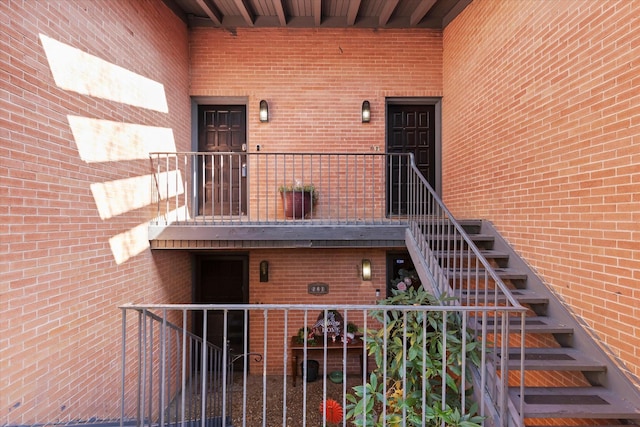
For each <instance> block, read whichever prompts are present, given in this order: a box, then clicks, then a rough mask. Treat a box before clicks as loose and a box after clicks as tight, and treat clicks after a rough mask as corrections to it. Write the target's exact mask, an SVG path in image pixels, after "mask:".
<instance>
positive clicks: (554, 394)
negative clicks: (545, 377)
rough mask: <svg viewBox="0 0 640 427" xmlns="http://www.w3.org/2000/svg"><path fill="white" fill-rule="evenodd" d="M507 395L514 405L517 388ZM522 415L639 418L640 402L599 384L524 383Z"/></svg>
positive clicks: (525, 416) (516, 403)
mask: <svg viewBox="0 0 640 427" xmlns="http://www.w3.org/2000/svg"><path fill="white" fill-rule="evenodd" d="M509 396H510V398H511V400H512V401H513V402H514V404H515V405H516V406H517V405H518V404H519V401H520V388H511V389H510V390H509ZM524 396H525V398H524V401H525V403H524V418H593V419H640V406H639V404H638V403H632V402H629V401H627V400H624V399H622V398H620V397H618V396H616V395H615V394H614V393H612V392H610V391H609V390H607V389H605V388H602V387H527V388H525V392H524Z"/></svg>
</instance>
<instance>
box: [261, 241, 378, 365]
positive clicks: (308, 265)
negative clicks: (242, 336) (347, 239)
mask: <svg viewBox="0 0 640 427" xmlns="http://www.w3.org/2000/svg"><path fill="white" fill-rule="evenodd" d="M363 259H369V260H370V261H371V270H372V271H371V281H363V280H362V260H363ZM262 260H267V261H268V262H269V282H266V283H265V282H260V278H259V274H258V272H259V271H260V261H262ZM315 282H322V283H326V284H328V285H329V293H328V294H326V295H310V294H309V293H308V292H307V285H308V284H310V283H315ZM386 282H387V281H386V251H385V250H383V249H351V250H349V249H289V250H254V251H251V253H250V257H249V292H250V295H249V301H250V302H251V303H253V304H302V305H307V306H312V305H314V304H335V303H340V304H351V305H356V304H375V303H376V301H377V300H378V299H381V298H384V296H385V292H386ZM376 289H379V290H380V295H381V297H380V298H376ZM320 312H321V311H320V310H311V311H310V312H309V318H308V319H309V323H310V324H311V325H313V323H315V321H316V319H317V316H318V315H319V314H320ZM283 314H284V313H283V312H274V313H272V315H270V316H269V341H268V343H267V345H268V350H267V354H268V357H267V358H266V360H267V366H266V368H267V371H268V372H270V373H281V372H282V363H283V362H282V360H283V359H282V357H283V354H282V351H281V349H282V347H283V344H282V343H283V338H284V336H283V335H282V331H283ZM352 314H353V316H354V317H353V318H348V321H353V322H354V323H355V324H357V325H358V326H360V327H362V326H363V318H362V316H361V314H360V316H359V317H356V316H357V315H356V313H352ZM289 316H290V318H289V330H288V332H289V335H290V336H293V335H296V334H297V332H298V329H300V328H301V327H303V326H304V315H303V312H302V311H292V312H291V313H290V315H289ZM263 331H264V318H263V317H262V313H255V316H254V317H252V318H251V319H250V338H251V342H250V346H251V351H256V352H262V351H263V338H262V337H263ZM289 357H291V356H289ZM330 362H331V361H330ZM333 362H335V361H333ZM349 362H350V363H354V361H353V360H350V361H349ZM334 367H336V368H337V366H334ZM353 367H354V368H357V367H356V366H355V365H353ZM255 368H256V369H258V370H257V371H256V372H261V370H262V364H260V365H259V366H258V365H257V366H255Z"/></svg>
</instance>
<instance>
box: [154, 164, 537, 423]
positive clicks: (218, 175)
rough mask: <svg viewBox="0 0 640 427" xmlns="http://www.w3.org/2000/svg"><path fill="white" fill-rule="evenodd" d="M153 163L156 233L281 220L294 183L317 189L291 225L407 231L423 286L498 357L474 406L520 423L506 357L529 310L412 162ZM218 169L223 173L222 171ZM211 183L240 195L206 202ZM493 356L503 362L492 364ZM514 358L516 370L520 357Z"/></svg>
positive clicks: (484, 369) (482, 371)
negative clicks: (162, 228)
mask: <svg viewBox="0 0 640 427" xmlns="http://www.w3.org/2000/svg"><path fill="white" fill-rule="evenodd" d="M151 159H152V165H153V168H154V177H155V181H154V184H153V187H154V188H155V194H156V199H155V200H156V201H157V203H158V217H157V219H156V221H157V222H158V223H159V224H168V223H171V222H175V221H177V222H186V223H190V224H191V223H195V224H211V223H224V222H228V221H238V220H243V221H247V222H259V223H260V222H268V223H271V222H280V221H286V220H287V219H286V218H285V217H284V214H283V202H282V201H281V198H280V195H279V194H278V192H279V188H280V187H281V186H283V185H288V183H292V182H299V183H301V184H313V186H314V187H315V190H316V191H317V192H319V195H318V202H317V203H316V204H315V205H313V207H312V208H311V209H309V210H308V211H309V215H308V216H307V217H306V218H302V221H298V222H296V221H289V222H288V223H289V224H291V223H298V224H304V223H305V222H306V221H308V220H313V221H318V222H329V223H332V224H345V223H347V224H361V223H362V224H364V223H367V224H368V223H379V224H384V223H387V222H388V221H390V220H394V219H399V220H402V221H403V222H405V223H406V224H407V226H408V228H407V233H406V237H405V241H406V245H407V248H408V250H409V252H410V254H411V257H412V260H413V262H414V265H415V267H416V271H417V273H418V274H419V276H420V279H421V282H422V283H423V285H424V286H425V287H428V286H430V287H431V289H432V291H433V294H434V295H437V296H438V297H441V298H442V297H445V296H446V297H447V299H446V300H445V302H443V304H444V305H448V306H449V308H448V310H452V311H453V312H456V313H458V315H461V316H463V313H467V312H468V313H474V314H473V315H472V316H469V317H468V318H467V320H468V321H469V322H470V323H469V325H471V326H473V327H474V328H475V330H476V331H478V330H480V331H482V333H480V334H478V336H482V337H484V336H486V335H487V334H489V336H491V337H493V339H494V343H493V344H492V345H493V347H492V348H491V351H489V352H488V353H485V352H483V354H492V355H494V357H493V358H491V360H490V361H489V362H486V361H484V362H483V364H482V366H481V367H479V368H477V369H474V372H476V373H477V375H476V376H475V377H474V381H475V385H476V391H477V392H478V391H479V392H480V394H478V395H477V397H478V400H479V401H480V402H481V403H482V405H483V408H486V410H487V411H488V412H490V413H492V414H493V415H492V419H495V420H498V421H496V423H497V424H500V425H506V424H507V423H515V424H516V425H522V424H523V420H522V419H521V416H520V415H518V414H522V413H523V405H524V383H525V382H524V369H520V370H519V373H520V378H519V383H518V384H519V387H520V390H519V396H520V401H519V402H518V403H517V405H516V407H515V408H514V407H510V403H509V401H508V387H509V385H508V379H509V378H510V377H511V376H512V375H510V372H509V368H508V366H509V364H508V363H505V362H504V359H505V358H506V357H508V356H507V355H508V353H509V352H508V351H505V350H504V349H506V348H507V347H510V346H515V347H520V348H521V349H523V348H524V342H525V334H524V320H525V315H526V313H525V308H523V307H522V306H521V305H520V304H519V303H518V301H517V300H515V298H514V297H513V295H512V294H511V291H510V290H509V287H508V286H507V285H506V284H505V283H504V282H503V280H502V279H501V278H500V276H499V275H498V273H497V272H496V270H495V268H494V267H493V266H492V264H491V263H490V262H489V261H488V260H487V259H486V258H485V257H484V255H483V254H482V252H481V251H480V250H479V249H478V247H477V245H476V244H475V243H474V241H473V239H472V238H471V237H470V236H469V234H468V233H467V232H466V231H465V229H464V228H463V226H462V225H461V224H460V223H459V222H458V221H456V219H455V218H454V217H453V215H452V214H451V213H450V212H449V211H448V209H447V208H446V206H445V205H444V203H443V202H442V200H441V199H440V198H439V197H438V195H437V194H436V193H435V191H434V190H433V189H432V188H431V187H430V186H429V184H428V183H427V182H426V180H425V179H424V177H423V176H422V175H421V173H420V172H419V171H418V169H417V168H416V166H415V163H414V161H413V157H412V156H411V155H406V154H380V153H375V154H280V153H276V154H273V153H252V154H246V153H240V154H237V153H153V154H152V155H151ZM220 165H227V166H225V167H226V169H225V167H223V166H220ZM207 170H211V172H207ZM203 171H204V172H203ZM207 173H209V174H210V175H209V178H207ZM167 177H172V178H171V179H168V178H167ZM182 177H192V179H187V180H183V179H182ZM225 177H226V178H225ZM216 180H218V181H227V182H230V183H233V182H235V183H236V185H231V187H235V188H239V191H237V190H233V191H231V190H228V191H227V190H225V191H226V192H219V193H218V196H217V197H213V196H212V195H213V194H214V193H215V191H214V190H211V191H210V194H209V196H207V192H206V185H207V184H206V182H215V181H216ZM243 180H245V182H244V184H243V183H242V181H243ZM220 187H222V185H220ZM229 191H231V192H229ZM224 194H227V195H228V199H229V200H231V199H233V196H232V195H233V194H236V195H238V196H241V195H243V194H245V195H246V196H247V197H246V198H244V199H243V198H242V197H236V198H235V199H234V200H235V201H236V202H237V201H238V200H247V201H248V202H247V204H246V205H243V204H242V202H237V203H236V202H233V201H229V200H227V202H225V203H219V200H223V199H224V197H223V196H221V195H224ZM234 206H236V208H234ZM234 209H235V210H234ZM190 212H191V213H190ZM193 212H198V214H197V215H194V214H193ZM370 309H371V308H364V310H365V311H366V310H370ZM487 328H488V329H487ZM514 331H515V333H514ZM516 341H517V342H516ZM502 346H504V348H502V349H501V348H498V347H502ZM483 349H485V347H484V344H483ZM498 354H499V355H500V357H501V358H502V359H503V360H502V362H498V360H497V359H496V357H495V355H498ZM519 354H520V360H519V364H520V366H521V367H522V366H523V365H524V351H521V352H520V353H519ZM485 362H486V363H485ZM483 410H484V409H483ZM494 412H495V413H494Z"/></svg>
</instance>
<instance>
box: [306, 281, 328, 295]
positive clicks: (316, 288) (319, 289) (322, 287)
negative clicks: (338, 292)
mask: <svg viewBox="0 0 640 427" xmlns="http://www.w3.org/2000/svg"><path fill="white" fill-rule="evenodd" d="M307 292H308V293H309V294H311V295H325V294H328V293H329V285H327V284H326V283H320V282H316V283H309V284H308V285H307Z"/></svg>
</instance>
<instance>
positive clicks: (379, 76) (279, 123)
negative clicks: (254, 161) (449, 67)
mask: <svg viewBox="0 0 640 427" xmlns="http://www.w3.org/2000/svg"><path fill="white" fill-rule="evenodd" d="M190 42H191V52H190V53H191V61H192V71H191V76H192V81H191V94H192V95H198V96H247V97H248V98H249V106H248V112H247V114H248V122H249V136H248V141H249V149H250V150H254V149H255V146H256V145H257V144H260V145H261V146H262V148H263V150H265V151H272V152H276V151H283V152H289V151H307V152H363V151H364V152H366V151H369V150H372V147H374V146H378V147H380V149H381V150H384V143H385V140H384V138H385V130H384V122H385V118H384V114H385V113H384V105H385V103H384V100H385V97H393V96H407V97H408V96H441V95H442V61H441V58H442V35H441V33H440V32H438V31H431V30H371V29H368V30H367V29H362V30H353V29H350V30H348V31H347V30H344V29H322V30H317V29H263V28H260V29H238V30H237V32H236V33H235V34H232V33H231V32H229V31H226V30H219V29H211V28H207V29H204V28H198V29H195V30H194V31H192V32H191V37H190ZM261 99H265V100H266V101H267V102H268V103H269V114H270V122H269V123H260V122H259V120H258V103H259V102H260V100H261ZM364 100H369V102H370V103H371V123H368V124H363V123H362V122H361V107H362V101H364Z"/></svg>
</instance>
